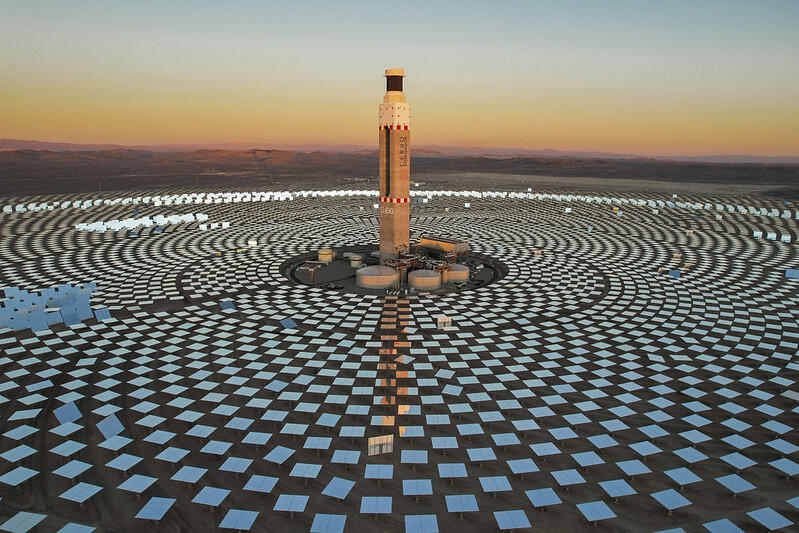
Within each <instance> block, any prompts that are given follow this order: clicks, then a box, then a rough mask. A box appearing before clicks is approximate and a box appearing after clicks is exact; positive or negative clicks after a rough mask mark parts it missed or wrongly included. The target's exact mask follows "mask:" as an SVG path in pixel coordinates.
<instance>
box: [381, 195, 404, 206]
mask: <svg viewBox="0 0 799 533" xmlns="http://www.w3.org/2000/svg"><path fill="white" fill-rule="evenodd" d="M380 201H381V202H383V203H388V204H407V203H408V198H389V197H388V196H381V197H380Z"/></svg>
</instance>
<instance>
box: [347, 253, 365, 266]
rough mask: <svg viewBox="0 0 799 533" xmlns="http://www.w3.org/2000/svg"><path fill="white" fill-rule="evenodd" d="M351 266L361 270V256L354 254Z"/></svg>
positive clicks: (351, 257) (351, 258)
mask: <svg viewBox="0 0 799 533" xmlns="http://www.w3.org/2000/svg"><path fill="white" fill-rule="evenodd" d="M350 266H351V267H352V268H361V267H362V266H363V257H361V256H360V255H356V254H352V255H351V256H350Z"/></svg>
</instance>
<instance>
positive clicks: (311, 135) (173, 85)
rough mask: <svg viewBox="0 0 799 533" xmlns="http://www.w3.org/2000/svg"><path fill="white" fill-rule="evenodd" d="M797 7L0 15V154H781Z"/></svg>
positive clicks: (99, 10) (69, 6)
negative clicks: (391, 115)
mask: <svg viewBox="0 0 799 533" xmlns="http://www.w3.org/2000/svg"><path fill="white" fill-rule="evenodd" d="M797 28H799V2H797V1H792V0H786V1H746V2H737V1H732V0H725V1H712V2H711V1H706V2H702V1H699V0H694V1H686V2H682V1H674V0H669V1H658V2H642V1H630V2H624V1H614V2H600V1H585V2H565V1H564V2H561V1H553V2H535V1H527V2H515V1H497V2H487V1H485V2H469V1H465V0H461V1H458V2H432V1H429V0H428V1H422V2H413V1H403V2H393V3H389V2H376V1H370V2H343V1H342V2H335V1H329V2H303V1H293V2H291V1H289V2H266V1H263V2H262V1H253V2H245V1H231V2H222V1H208V2H177V1H169V2H164V1H143V0H140V1H137V2H122V1H102V2H88V1H87V2H77V1H74V2H73V1H66V0H64V1H51V2H44V1H33V0H26V1H11V0H0V138H3V137H4V138H16V139H37V140H44V141H61V142H81V143H120V144H163V143H222V142H259V143H264V142H266V143H282V144H298V143H325V144H363V145H373V144H374V145H376V143H377V133H376V129H377V128H376V126H377V106H378V104H379V102H380V101H381V99H382V94H383V92H384V90H385V83H384V79H383V78H382V73H383V70H384V69H385V68H387V67H404V68H405V72H406V76H407V77H406V80H405V92H406V95H407V97H408V101H409V103H410V104H411V106H412V110H413V111H412V113H413V115H412V120H413V126H412V131H413V142H414V144H427V145H430V144H437V145H449V146H486V147H501V148H510V147H514V148H530V149H541V148H554V149H560V150H599V151H608V152H624V153H640V154H657V155H677V154H681V155H698V154H721V153H723V154H753V155H797V154H799V30H798V29H797Z"/></svg>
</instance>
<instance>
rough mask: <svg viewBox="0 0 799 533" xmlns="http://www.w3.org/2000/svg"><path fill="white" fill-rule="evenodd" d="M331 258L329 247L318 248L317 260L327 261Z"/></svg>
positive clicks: (331, 252)
mask: <svg viewBox="0 0 799 533" xmlns="http://www.w3.org/2000/svg"><path fill="white" fill-rule="evenodd" d="M332 260H333V250H332V249H330V248H321V249H320V250H319V261H324V262H325V263H329V262H331V261H332Z"/></svg>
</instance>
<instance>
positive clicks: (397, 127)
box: [377, 124, 408, 131]
mask: <svg viewBox="0 0 799 533" xmlns="http://www.w3.org/2000/svg"><path fill="white" fill-rule="evenodd" d="M377 129H378V130H381V131H382V130H407V129H408V125H407V124H406V125H404V126H403V125H402V124H386V125H385V126H380V127H378V128H377Z"/></svg>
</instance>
